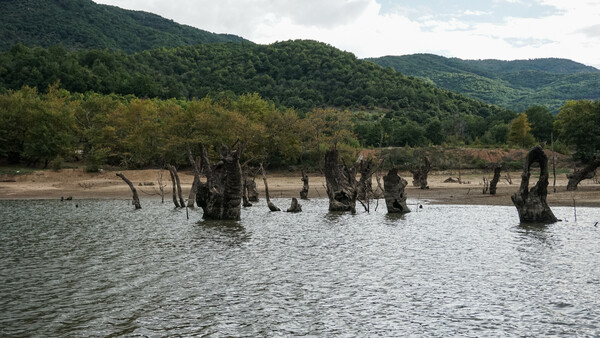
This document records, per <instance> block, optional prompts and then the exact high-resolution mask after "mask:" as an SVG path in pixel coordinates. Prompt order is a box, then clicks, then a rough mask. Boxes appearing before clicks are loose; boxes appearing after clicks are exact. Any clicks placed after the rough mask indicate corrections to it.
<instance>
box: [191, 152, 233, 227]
mask: <svg viewBox="0 0 600 338" xmlns="http://www.w3.org/2000/svg"><path fill="white" fill-rule="evenodd" d="M200 148H201V156H200V159H201V163H202V169H201V170H196V169H195V170H194V175H198V176H199V175H200V172H202V173H203V174H204V175H205V176H206V183H204V182H201V181H200V179H198V192H197V193H196V204H197V205H198V206H200V207H201V208H202V210H203V211H204V214H203V216H202V217H203V218H204V219H212V220H222V219H223V220H225V219H227V220H239V219H240V214H241V209H242V188H243V182H242V168H241V166H240V156H241V155H242V145H241V144H238V146H237V148H236V149H230V148H229V147H227V146H222V147H221V150H220V152H219V159H220V160H219V162H217V163H215V164H211V163H210V160H209V159H208V155H207V153H206V148H204V145H203V144H202V143H201V144H200ZM188 156H189V157H190V159H191V162H192V163H193V162H194V161H193V158H192V156H191V152H189V154H188Z"/></svg>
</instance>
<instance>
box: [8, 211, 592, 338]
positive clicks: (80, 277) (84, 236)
mask: <svg viewBox="0 0 600 338" xmlns="http://www.w3.org/2000/svg"><path fill="white" fill-rule="evenodd" d="M273 202H274V203H275V204H276V205H278V206H279V207H280V208H282V209H284V208H285V209H287V208H288V207H289V204H290V199H273ZM300 203H301V204H302V206H303V209H304V211H303V212H302V213H299V214H289V213H285V212H279V213H271V212H269V211H268V209H267V206H266V203H265V201H264V199H263V200H261V202H260V203H257V204H255V205H254V206H253V207H250V208H246V209H244V210H243V211H242V220H241V221H240V222H215V221H203V220H201V211H200V209H196V210H190V213H189V215H190V219H189V220H187V219H186V212H185V209H183V210H182V209H178V210H175V209H173V208H172V204H168V203H165V204H161V203H160V201H156V200H142V208H143V209H141V210H134V209H133V206H132V205H131V204H130V202H129V201H124V200H116V201H106V200H78V201H69V202H60V201H55V200H43V201H0V263H1V266H0V267H1V270H0V296H1V297H0V336H118V335H136V336H166V335H168V336H173V335H184V336H192V335H194V336H195V335H208V336H238V337H239V336H297V335H312V336H315V335H316V336H375V335H382V336H407V335H414V336H456V335H460V336H490V335H493V336H541V335H544V336H545V335H561V336H562V335H581V336H598V335H600V296H599V294H600V263H599V262H600V225H596V226H594V224H595V223H596V222H598V221H600V209H599V208H577V210H576V213H577V221H575V219H574V210H573V208H568V207H555V208H552V209H553V211H554V213H555V215H556V216H557V217H558V218H560V219H563V222H558V223H555V224H551V225H548V226H520V225H519V220H518V215H517V211H516V209H515V208H514V207H501V206H463V205H428V204H426V205H424V207H423V209H419V210H418V212H412V213H410V214H407V215H405V216H392V215H387V214H386V208H385V204H384V203H383V201H381V202H380V204H379V207H378V209H377V211H374V210H371V213H368V214H367V213H365V212H362V207H361V206H360V204H359V205H357V210H359V211H360V212H359V213H358V214H356V215H351V214H330V213H328V212H327V205H328V204H327V203H328V202H327V201H326V200H325V199H313V200H310V201H301V202H300ZM76 204H77V205H78V207H76ZM415 204H416V202H415V201H411V200H409V205H410V206H411V208H412V209H413V210H414V209H415V208H414V207H415ZM371 208H372V209H374V205H371Z"/></svg>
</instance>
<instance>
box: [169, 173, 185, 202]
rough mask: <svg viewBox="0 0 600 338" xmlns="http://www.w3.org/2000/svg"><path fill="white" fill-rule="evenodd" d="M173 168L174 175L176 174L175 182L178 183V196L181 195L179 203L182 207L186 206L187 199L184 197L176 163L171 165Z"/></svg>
mask: <svg viewBox="0 0 600 338" xmlns="http://www.w3.org/2000/svg"><path fill="white" fill-rule="evenodd" d="M171 169H173V175H175V182H176V183H177V196H178V197H179V204H180V205H181V207H182V208H185V200H184V199H183V193H182V192H181V181H179V174H178V173H177V168H175V166H174V165H172V166H171Z"/></svg>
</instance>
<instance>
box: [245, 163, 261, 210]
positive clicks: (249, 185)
mask: <svg viewBox="0 0 600 338" xmlns="http://www.w3.org/2000/svg"><path fill="white" fill-rule="evenodd" d="M244 173H245V174H244V187H245V189H246V192H247V193H248V201H249V202H258V189H256V181H255V179H256V172H253V173H252V178H250V169H247V170H245V172H244Z"/></svg>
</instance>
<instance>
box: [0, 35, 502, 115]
mask: <svg viewBox="0 0 600 338" xmlns="http://www.w3.org/2000/svg"><path fill="white" fill-rule="evenodd" d="M0 64H1V65H2V69H1V70H0V89H1V88H4V89H19V88H21V87H22V86H23V85H27V86H30V87H37V88H40V89H44V88H47V87H48V86H49V85H50V84H53V83H54V82H56V81H60V84H61V87H63V88H65V89H67V90H69V91H71V92H80V93H83V92H87V91H94V92H97V93H103V94H110V93H116V94H122V95H128V94H133V95H135V96H138V97H148V98H152V97H158V98H163V99H168V98H173V97H175V98H187V99H192V98H203V97H205V96H206V95H217V94H220V93H224V92H225V93H227V92H228V93H232V94H235V95H240V94H244V93H252V92H256V93H259V94H260V95H261V96H262V97H263V98H266V99H269V100H272V101H273V102H274V103H275V104H276V105H278V106H282V107H291V108H296V109H299V110H301V111H306V110H308V109H310V108H313V107H319V106H328V107H341V108H343V107H354V108H357V107H364V109H366V110H370V111H372V110H382V111H385V112H386V113H389V114H391V115H390V116H405V117H406V118H408V119H412V120H415V121H418V122H423V121H425V120H426V119H427V118H429V117H439V118H446V117H448V116H449V115H452V114H459V113H460V114H467V115H476V116H481V117H487V116H490V115H494V114H496V113H498V112H501V111H502V109H499V108H497V107H494V106H491V105H488V104H485V103H482V102H480V101H476V100H472V99H468V98H466V97H463V96H461V95H456V94H454V93H451V92H448V91H445V90H441V89H439V88H437V87H435V86H433V85H430V84H427V83H425V82H423V81H421V80H418V79H415V78H411V77H406V76H404V75H402V74H400V73H397V72H396V71H394V70H392V69H383V68H381V67H380V66H377V65H375V64H373V63H371V62H367V61H363V60H358V59H357V58H356V57H355V56H354V55H353V54H351V53H347V52H343V51H340V50H338V49H336V48H334V47H331V46H329V45H326V44H324V43H319V42H315V41H306V40H299V41H287V42H280V43H275V44H271V45H253V44H233V43H230V44H205V45H197V46H185V47H177V48H173V49H166V48H160V49H154V50H149V51H144V52H141V53H135V54H126V53H123V52H119V51H111V50H76V51H73V52H69V51H67V50H65V49H64V48H61V47H52V48H49V49H42V48H32V49H31V48H27V47H25V46H22V45H18V46H15V47H13V48H12V49H11V50H10V51H8V52H4V53H0Z"/></svg>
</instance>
